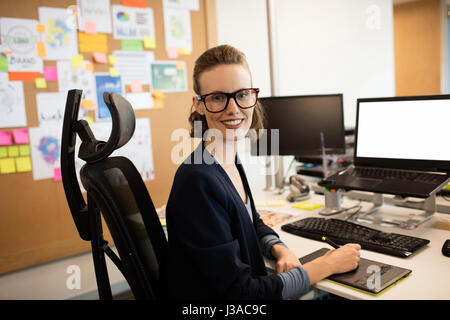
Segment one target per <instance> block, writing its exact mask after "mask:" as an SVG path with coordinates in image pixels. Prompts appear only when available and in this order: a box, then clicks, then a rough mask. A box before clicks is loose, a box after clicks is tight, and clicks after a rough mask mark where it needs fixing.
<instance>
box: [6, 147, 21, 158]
mask: <svg viewBox="0 0 450 320" xmlns="http://www.w3.org/2000/svg"><path fill="white" fill-rule="evenodd" d="M8 156H10V157H17V156H19V146H9V147H8Z"/></svg>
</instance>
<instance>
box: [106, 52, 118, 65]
mask: <svg viewBox="0 0 450 320" xmlns="http://www.w3.org/2000/svg"><path fill="white" fill-rule="evenodd" d="M108 61H109V64H116V63H117V57H116V56H115V55H112V54H110V55H108Z"/></svg>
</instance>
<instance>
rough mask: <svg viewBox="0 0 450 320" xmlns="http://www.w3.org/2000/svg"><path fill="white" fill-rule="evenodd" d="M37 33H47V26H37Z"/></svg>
mask: <svg viewBox="0 0 450 320" xmlns="http://www.w3.org/2000/svg"><path fill="white" fill-rule="evenodd" d="M36 32H37V33H45V25H44V24H42V23H37V24H36Z"/></svg>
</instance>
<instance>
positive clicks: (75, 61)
mask: <svg viewBox="0 0 450 320" xmlns="http://www.w3.org/2000/svg"><path fill="white" fill-rule="evenodd" d="M83 60H84V57H83V55H82V54H75V55H73V56H72V57H70V63H71V64H72V67H75V68H79V67H82V66H83Z"/></svg>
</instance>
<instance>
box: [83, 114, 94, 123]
mask: <svg viewBox="0 0 450 320" xmlns="http://www.w3.org/2000/svg"><path fill="white" fill-rule="evenodd" d="M83 120H86V121H87V123H88V125H91V124H93V123H94V119H93V118H92V117H90V116H87V117H86V118H84V119H83Z"/></svg>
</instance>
